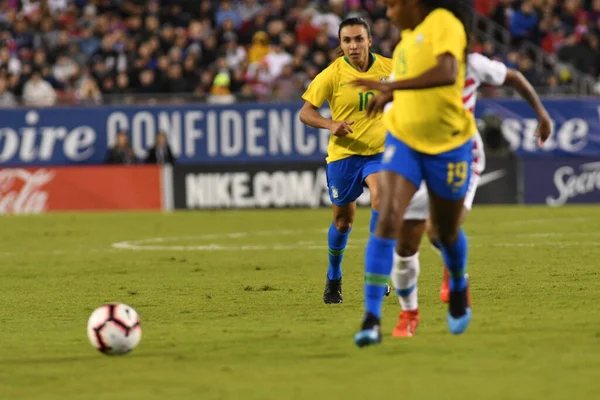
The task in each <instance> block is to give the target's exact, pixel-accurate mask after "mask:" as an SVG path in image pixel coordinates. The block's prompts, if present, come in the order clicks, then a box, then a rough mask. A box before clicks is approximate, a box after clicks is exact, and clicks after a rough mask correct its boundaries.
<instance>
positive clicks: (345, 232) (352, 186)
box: [323, 156, 364, 304]
mask: <svg viewBox="0 0 600 400" xmlns="http://www.w3.org/2000/svg"><path fill="white" fill-rule="evenodd" d="M363 162H364V160H363V157H356V156H355V157H348V158H345V159H342V160H339V161H334V162H331V163H329V164H327V186H328V187H329V197H330V199H331V202H332V207H333V220H332V221H331V224H330V226H329V231H328V234H327V245H328V254H329V255H328V257H329V267H328V269H327V279H326V281H325V290H324V292H323V301H324V302H325V303H326V304H337V303H341V302H342V260H343V258H344V252H345V250H346V245H347V244H348V237H349V235H350V232H351V231H352V224H353V223H354V216H355V214H356V199H357V198H358V197H359V196H360V195H361V194H362V190H363V189H362V175H361V174H360V171H361V169H362V164H363Z"/></svg>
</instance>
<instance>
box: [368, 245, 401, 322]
mask: <svg viewBox="0 0 600 400" xmlns="http://www.w3.org/2000/svg"><path fill="white" fill-rule="evenodd" d="M394 246H396V240H395V239H384V238H380V237H377V236H375V235H371V237H370V239H369V243H367V249H366V251H365V309H366V312H368V313H371V314H373V315H375V316H376V317H377V318H381V304H382V303H383V297H384V296H385V291H386V288H387V283H388V281H389V278H390V273H391V272H392V267H393V263H394Z"/></svg>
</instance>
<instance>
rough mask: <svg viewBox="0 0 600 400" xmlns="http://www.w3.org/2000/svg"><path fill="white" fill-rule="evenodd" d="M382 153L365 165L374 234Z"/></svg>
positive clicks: (387, 293)
mask: <svg viewBox="0 0 600 400" xmlns="http://www.w3.org/2000/svg"><path fill="white" fill-rule="evenodd" d="M381 159H382V154H377V155H374V156H370V157H367V161H366V162H365V164H364V167H363V177H364V183H365V186H367V187H368V188H369V192H370V196H371V223H370V224H369V232H370V233H371V234H372V233H373V232H374V231H375V226H376V224H377V218H378V217H379V179H380V176H379V172H380V171H381ZM390 292H391V288H390V286H389V285H388V286H387V287H386V291H385V295H386V296H389V295H390Z"/></svg>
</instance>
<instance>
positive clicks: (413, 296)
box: [392, 219, 425, 337]
mask: <svg viewBox="0 0 600 400" xmlns="http://www.w3.org/2000/svg"><path fill="white" fill-rule="evenodd" d="M424 231H425V221H420V220H415V219H409V220H404V221H403V223H402V228H401V229H400V236H399V239H398V246H397V248H396V254H394V268H393V269H392V282H393V284H394V289H395V291H396V294H397V295H398V300H399V302H400V308H401V309H402V311H401V312H400V315H399V316H398V324H397V325H396V328H394V331H393V332H392V336H394V337H411V336H413V335H414V334H415V332H416V330H417V327H418V326H419V321H420V316H419V301H418V291H419V289H418V286H417V283H418V282H417V280H418V279H419V272H420V269H421V268H420V264H419V244H420V242H421V238H422V237H423V233H424Z"/></svg>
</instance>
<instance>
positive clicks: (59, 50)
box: [0, 0, 600, 107]
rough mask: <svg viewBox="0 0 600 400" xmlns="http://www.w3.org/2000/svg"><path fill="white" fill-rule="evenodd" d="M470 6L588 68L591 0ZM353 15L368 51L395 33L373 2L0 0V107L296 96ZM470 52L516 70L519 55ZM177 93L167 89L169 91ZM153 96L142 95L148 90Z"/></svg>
mask: <svg viewBox="0 0 600 400" xmlns="http://www.w3.org/2000/svg"><path fill="white" fill-rule="evenodd" d="M475 4H476V7H477V9H478V10H479V11H480V12H481V13H483V14H486V15H489V16H490V18H492V19H493V20H494V21H496V22H498V23H499V24H502V25H504V26H506V27H507V28H509V29H510V31H511V32H512V35H513V38H514V40H515V43H514V44H515V45H518V43H519V41H522V40H529V41H533V42H534V43H537V44H539V45H540V46H541V47H543V48H544V49H545V50H546V51H548V52H550V53H556V54H557V55H558V57H559V58H560V59H563V60H565V61H567V62H571V63H573V64H574V65H575V66H576V67H577V68H578V69H580V70H582V71H584V72H586V73H590V74H593V75H598V72H599V71H598V66H599V65H600V61H599V58H598V57H599V55H598V54H599V53H598V38H597V36H596V35H597V30H598V29H599V28H600V19H599V18H600V0H594V1H587V2H586V1H581V0H565V1H558V0H524V1H515V0H496V1H494V0H475ZM351 16H362V17H365V18H367V19H368V21H370V23H371V25H372V29H373V51H374V52H378V53H381V54H383V55H386V56H391V53H392V50H393V48H394V46H395V44H396V43H397V41H398V40H399V32H398V31H397V30H396V29H394V28H393V27H392V26H391V24H390V23H389V22H388V21H387V19H386V18H385V6H384V5H383V2H381V1H376V0H321V1H309V0H239V1H231V0H220V1H219V0H184V1H168V0H162V1H161V0H0V41H1V46H0V107H11V106H15V105H17V104H19V103H20V102H22V103H23V104H25V105H29V106H48V105H53V104H57V103H69V104H73V103H79V104H97V103H110V102H112V101H114V102H119V103H122V102H123V101H126V100H127V99H130V101H134V100H131V99H134V98H135V96H134V95H136V94H139V95H143V96H144V98H146V99H147V98H149V97H150V98H155V97H160V96H162V97H163V98H164V99H168V100H169V101H173V100H181V99H184V98H186V97H187V98H194V99H199V98H200V99H203V100H207V101H209V102H232V101H235V100H236V99H237V100H238V101H257V100H258V101H265V100H276V101H288V100H295V99H298V98H299V97H300V95H301V93H302V92H303V91H304V89H305V88H306V87H307V85H308V83H309V82H310V81H311V80H312V78H313V77H314V76H315V75H316V74H317V73H318V72H319V71H320V70H322V69H323V68H324V67H326V66H327V65H328V63H329V62H330V61H331V60H332V59H333V58H335V57H336V53H335V49H336V47H337V28H338V25H339V23H340V22H341V21H342V19H343V18H347V17H351ZM474 39H475V50H476V51H478V52H482V53H484V54H486V55H488V56H490V57H493V58H496V59H500V60H503V61H504V62H506V63H507V64H509V65H510V66H511V67H514V68H517V69H520V70H521V71H522V72H523V73H524V74H525V76H526V77H527V78H528V79H530V81H532V82H533V83H534V84H535V85H538V86H545V85H558V84H560V79H559V77H556V76H553V75H552V74H550V75H549V76H544V75H540V74H538V73H535V72H534V69H533V65H532V60H531V58H530V57H529V55H527V54H525V53H522V52H519V51H518V47H515V51H510V52H508V53H507V54H501V53H499V52H498V50H497V48H496V46H495V45H494V43H493V42H491V41H485V42H481V41H478V40H477V38H474ZM175 94H176V95H175ZM149 95H152V96H149Z"/></svg>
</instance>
